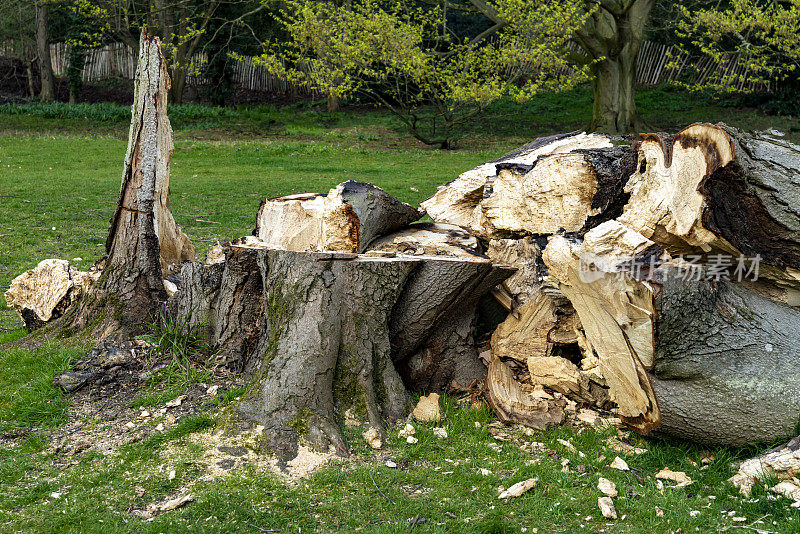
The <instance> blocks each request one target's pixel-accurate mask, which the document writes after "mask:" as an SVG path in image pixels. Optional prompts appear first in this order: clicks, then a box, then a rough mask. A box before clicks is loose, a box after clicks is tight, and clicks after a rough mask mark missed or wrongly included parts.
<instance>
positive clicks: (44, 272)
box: [5, 259, 100, 330]
mask: <svg viewBox="0 0 800 534" xmlns="http://www.w3.org/2000/svg"><path fill="white" fill-rule="evenodd" d="M99 277H100V271H99V270H97V269H90V270H89V271H80V270H78V269H77V268H75V267H73V266H72V265H70V263H69V262H68V261H67V260H58V259H49V260H42V261H40V262H39V264H38V265H37V266H36V267H35V268H33V269H31V270H29V271H26V272H24V273H22V274H21V275H19V276H17V277H16V278H14V280H12V281H11V286H10V287H9V288H8V291H6V292H5V297H6V302H7V303H8V305H9V306H10V307H11V308H13V309H14V310H15V311H16V312H17V313H18V314H19V316H20V317H21V318H22V320H23V321H24V322H25V328H27V329H28V330H35V329H36V328H40V327H42V326H43V325H44V324H45V323H47V322H48V321H50V320H53V319H58V318H59V317H61V316H62V315H63V314H64V312H65V311H66V310H67V308H69V307H70V306H72V305H73V304H74V303H75V302H77V301H78V299H79V298H80V296H81V295H83V294H84V293H86V292H88V291H89V290H90V289H91V287H92V286H93V285H94V283H95V282H96V281H97V279H98V278H99Z"/></svg>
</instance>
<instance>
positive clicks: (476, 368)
mask: <svg viewBox="0 0 800 534" xmlns="http://www.w3.org/2000/svg"><path fill="white" fill-rule="evenodd" d="M425 260H426V261H425V262H424V263H423V265H421V266H420V267H419V268H417V270H415V271H414V273H413V274H412V276H411V278H410V279H409V282H408V284H407V286H406V288H405V290H404V291H403V294H402V295H401V296H400V299H399V300H398V302H397V306H396V307H395V312H394V314H393V315H392V323H391V332H392V349H393V350H392V357H393V358H394V360H395V362H397V365H398V367H399V368H400V369H401V374H402V376H403V379H404V381H405V383H406V385H407V386H408V387H409V388H411V389H413V390H416V391H422V392H428V391H438V392H442V391H446V390H447V389H449V388H450V387H451V385H452V386H455V384H452V382H453V381H455V382H456V383H457V384H458V385H460V386H462V387H464V386H468V385H469V384H470V382H472V381H473V380H482V379H483V378H484V377H485V376H486V367H485V366H484V365H483V364H482V363H481V362H480V360H479V359H478V353H477V350H476V348H475V343H474V340H473V331H474V329H475V321H476V313H477V305H478V300H480V298H481V297H482V296H483V295H485V294H486V293H488V292H489V291H490V290H491V289H492V288H494V287H495V286H496V285H497V284H499V283H501V282H502V281H503V280H505V279H506V278H508V277H509V276H510V275H511V274H513V272H514V269H512V268H507V267H499V266H495V265H492V264H491V263H490V262H488V261H485V260H484V261H480V260H476V261H462V260H448V259H436V258H431V257H425ZM431 325H434V328H433V330H431ZM456 387H458V386H456Z"/></svg>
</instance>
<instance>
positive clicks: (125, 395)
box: [49, 341, 242, 455]
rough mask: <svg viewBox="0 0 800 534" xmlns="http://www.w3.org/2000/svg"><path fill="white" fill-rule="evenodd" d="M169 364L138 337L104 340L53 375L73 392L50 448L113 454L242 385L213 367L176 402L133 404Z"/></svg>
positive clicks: (150, 391) (149, 392)
mask: <svg viewBox="0 0 800 534" xmlns="http://www.w3.org/2000/svg"><path fill="white" fill-rule="evenodd" d="M169 363H170V357H169V356H167V355H164V354H162V353H159V352H158V351H157V350H155V348H154V347H153V346H151V345H149V344H148V343H146V342H141V341H135V342H131V343H123V344H120V345H111V344H107V343H104V344H102V345H101V346H99V347H98V348H95V349H93V350H91V351H90V352H89V354H88V355H87V357H86V358H84V359H82V360H80V361H79V362H77V363H76V364H75V365H74V366H73V369H72V371H70V372H68V373H65V374H63V375H59V376H56V377H55V379H54V385H57V386H61V387H63V388H64V389H67V390H68V391H69V390H72V391H73V393H72V395H70V396H69V404H70V405H69V408H68V421H67V423H66V424H65V425H64V427H63V428H60V429H58V430H55V431H52V432H51V433H50V434H49V437H50V443H51V447H52V449H53V450H54V451H56V452H60V453H64V454H67V455H70V454H75V453H76V452H83V451H85V450H94V451H97V452H100V453H102V454H104V455H109V454H116V453H117V452H118V450H119V448H120V447H121V446H122V445H124V444H126V443H131V442H135V441H141V440H144V439H147V438H148V437H150V436H152V435H155V434H157V433H160V432H166V431H169V430H170V429H171V428H173V427H174V426H175V425H177V424H179V423H180V422H181V421H182V420H183V419H185V418H186V417H189V416H192V415H195V414H201V413H205V412H209V411H210V410H212V409H214V408H215V407H216V406H217V403H216V402H215V397H216V395H218V394H219V393H221V392H222V391H225V390H229V389H233V388H235V387H239V386H240V385H242V384H241V379H240V378H239V377H237V376H235V375H234V374H233V373H232V372H230V371H229V370H227V369H224V368H216V369H213V370H212V376H211V379H210V380H209V381H208V383H195V384H192V385H191V386H189V387H188V388H187V389H186V390H185V391H183V392H182V393H181V395H180V396H181V397H182V398H181V400H180V402H178V403H176V402H171V401H174V400H175V399H169V400H168V401H167V402H166V403H164V404H162V405H159V406H151V407H143V408H135V409H134V408H132V407H131V405H132V404H133V403H134V401H135V400H137V399H139V398H141V397H142V396H145V395H153V394H157V393H158V389H157V387H154V386H152V385H151V383H150V380H149V379H151V377H152V376H153V374H154V373H157V372H158V371H159V370H163V369H165V368H166V367H167V366H168V365H169ZM212 386H217V387H216V388H213V387H212ZM215 389H216V390H215ZM83 443H89V444H90V445H89V446H88V447H85V446H84V445H83Z"/></svg>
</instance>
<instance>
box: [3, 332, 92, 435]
mask: <svg viewBox="0 0 800 534" xmlns="http://www.w3.org/2000/svg"><path fill="white" fill-rule="evenodd" d="M18 337H19V335H17V333H15V335H11V336H9V335H8V334H6V335H5V336H3V337H0V342H3V341H11V340H13V339H14V338H18ZM82 352H83V348H82V347H75V348H63V347H60V346H59V345H58V344H57V343H52V344H46V345H43V346H41V347H39V348H37V349H35V350H27V349H11V350H3V351H0V433H2V432H5V431H9V430H16V429H26V428H27V429H29V428H34V429H48V428H53V427H55V426H58V425H60V424H62V423H63V422H64V421H65V418H66V408H67V400H66V398H65V396H64V394H63V393H61V391H60V390H59V389H57V388H55V387H54V386H53V384H52V382H53V376H54V374H57V373H60V372H64V371H66V370H67V369H68V368H69V367H70V366H71V364H72V363H73V362H74V361H75V360H77V359H78V358H79V357H80V355H81V353H82Z"/></svg>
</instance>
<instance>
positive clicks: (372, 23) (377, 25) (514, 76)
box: [261, 0, 591, 148]
mask: <svg viewBox="0 0 800 534" xmlns="http://www.w3.org/2000/svg"><path fill="white" fill-rule="evenodd" d="M524 7H525V8H524V9H522V8H521V6H520V5H516V4H512V3H510V2H509V3H508V4H507V5H504V6H502V8H498V10H497V11H496V13H497V15H498V16H501V14H502V15H504V16H505V17H507V20H508V22H503V23H502V24H494V25H493V26H491V27H490V28H488V29H486V30H484V31H482V32H480V33H479V34H477V35H466V36H464V35H459V34H457V33H456V32H454V31H453V30H452V29H451V28H449V27H448V21H449V19H448V17H447V12H446V11H447V5H446V4H445V5H443V6H427V5H424V4H423V5H420V6H417V7H410V6H408V5H402V4H398V3H394V2H392V1H391V0H389V1H387V0H363V1H360V2H353V3H345V4H339V3H336V2H334V1H328V0H287V1H286V2H285V7H284V9H283V10H282V11H281V13H280V15H279V16H278V20H279V22H280V24H281V25H282V27H283V30H284V31H285V34H286V35H287V36H288V39H286V40H282V41H279V42H276V41H273V42H271V43H267V49H268V52H267V53H265V54H264V55H263V56H261V62H262V63H263V64H264V65H265V66H267V67H268V68H269V70H270V71H271V72H273V73H274V74H276V75H279V76H284V77H286V78H287V79H289V80H292V81H295V82H307V83H311V84H312V85H313V86H314V87H315V88H316V89H318V90H319V91H321V92H322V93H323V94H328V95H334V96H336V97H347V96H351V95H364V96H366V97H369V98H371V99H373V100H375V101H376V102H378V103H380V104H382V105H383V106H385V107H386V108H388V109H389V110H391V111H392V112H394V113H395V114H396V115H397V116H398V117H399V118H400V120H401V121H402V122H403V123H404V124H405V125H406V126H407V127H408V129H409V131H410V132H411V133H412V135H414V137H416V138H417V139H418V140H420V141H422V142H424V143H427V144H431V145H438V146H440V147H443V148H449V147H451V146H452V144H453V141H454V140H456V139H457V138H458V137H459V136H460V130H461V129H462V128H461V126H462V125H463V123H464V122H465V121H467V120H470V119H472V118H474V117H475V116H476V115H477V114H479V113H480V112H481V111H483V110H484V109H485V108H486V107H487V106H488V105H490V104H491V103H492V102H495V101H496V100H498V99H499V98H502V97H505V96H510V97H513V98H516V99H519V100H523V99H526V98H529V97H530V96H531V95H534V94H536V93H539V92H542V91H553V90H563V89H567V88H570V87H572V86H574V85H575V84H577V83H580V82H583V81H585V80H586V79H587V75H588V71H589V68H590V63H591V62H586V63H585V64H584V65H582V66H580V67H579V68H577V69H568V68H567V67H568V66H569V65H570V62H569V59H568V57H567V48H566V46H567V43H568V42H569V40H570V39H572V37H573V35H574V33H575V31H576V29H577V28H579V27H581V26H582V25H583V24H584V23H585V21H586V18H587V16H588V14H587V13H586V12H585V11H583V10H581V9H579V8H576V7H575V6H574V5H571V4H569V3H557V2H544V3H541V4H536V5H533V4H531V5H526V6H524Z"/></svg>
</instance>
